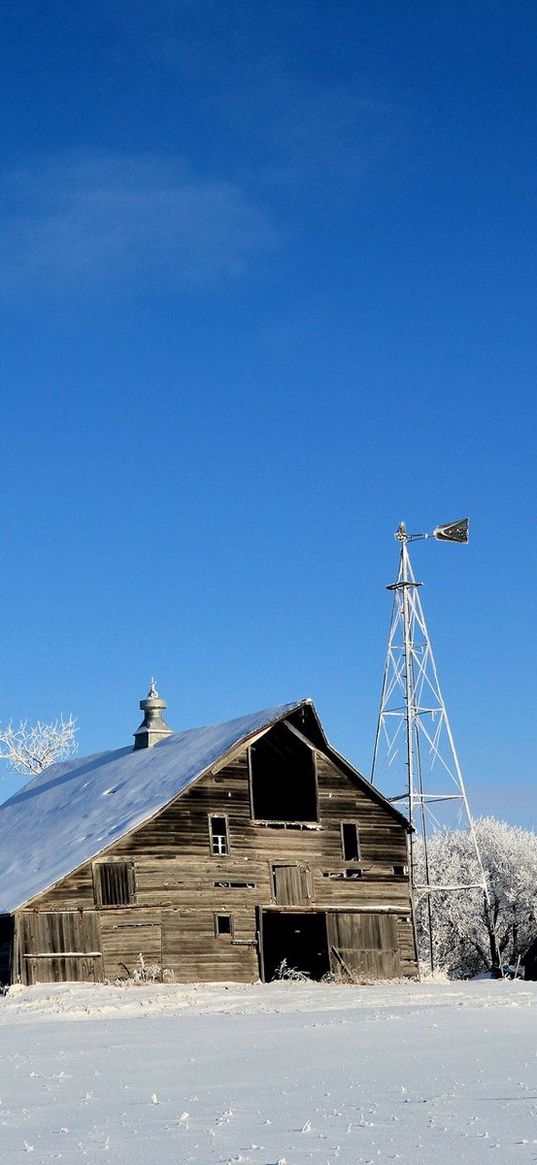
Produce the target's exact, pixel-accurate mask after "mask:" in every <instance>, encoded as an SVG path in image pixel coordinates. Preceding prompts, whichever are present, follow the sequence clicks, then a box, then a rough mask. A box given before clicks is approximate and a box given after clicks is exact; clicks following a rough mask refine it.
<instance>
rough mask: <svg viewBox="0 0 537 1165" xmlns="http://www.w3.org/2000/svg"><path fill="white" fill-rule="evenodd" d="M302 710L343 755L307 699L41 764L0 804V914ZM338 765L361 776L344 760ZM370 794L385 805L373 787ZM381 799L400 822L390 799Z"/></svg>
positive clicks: (58, 876) (125, 831) (25, 900)
mask: <svg viewBox="0 0 537 1165" xmlns="http://www.w3.org/2000/svg"><path fill="white" fill-rule="evenodd" d="M306 707H307V708H308V711H309V713H310V715H311V714H312V715H313V717H314V720H315V724H316V725H317V728H318V731H319V733H320V734H321V736H322V744H324V745H325V746H326V747H327V748H328V749H329V750H330V752H331V754H332V756H333V757H334V758H336V759H338V760H343V758H340V757H339V754H337V753H335V752H334V750H333V749H331V748H330V746H329V745H328V742H327V741H326V738H325V737H324V733H323V731H322V728H321V726H320V723H319V721H318V719H317V716H316V713H315V710H314V708H313V706H312V704H311V701H310V700H299V701H298V702H296V703H294V704H281V705H279V706H278V707H275V708H267V709H264V710H263V711H261V712H253V713H251V714H250V715H248V716H240V717H239V718H238V719H236V720H228V721H227V722H226V723H224V724H214V725H211V726H209V727H205V728H191V729H189V730H188V731H184V732H176V733H174V734H173V735H172V736H169V737H167V739H165V740H162V741H160V743H158V744H156V745H155V746H154V747H153V748H147V749H140V750H138V751H135V750H134V749H133V748H132V747H129V748H120V749H116V750H115V751H108V752H99V753H94V754H93V755H92V756H86V757H78V758H76V759H75V760H73V759H70V760H67V761H62V762H60V763H58V764H55V765H51V766H50V768H48V769H45V771H44V772H43V773H41V774H40V775H39V776H38V777H35V778H34V779H33V780H31V781H29V782H28V784H27V785H24V787H23V788H22V789H20V790H19V792H18V793H15V794H14V796H13V797H11V798H10V799H9V800H8V801H6V802H4V804H3V805H0V914H11V913H12V912H13V911H14V910H16V909H17V908H18V907H20V906H22V905H24V903H26V902H28V901H29V900H30V899H32V898H34V897H35V895H36V894H39V893H41V892H42V891H43V890H46V889H47V888H48V887H49V886H52V885H54V884H55V883H56V882H57V881H59V880H60V879H61V878H64V877H66V876H67V874H70V873H71V872H72V871H73V870H76V869H77V868H78V867H79V866H81V865H83V864H84V863H85V862H87V861H89V860H90V859H91V858H94V857H96V856H97V854H99V853H101V852H102V851H103V850H105V849H107V848H108V846H110V845H112V844H113V843H114V842H115V841H117V840H118V839H119V838H120V837H123V836H124V835H125V834H126V833H129V832H130V830H132V829H134V828H136V827H137V826H139V825H141V824H142V823H143V822H144V821H147V820H148V819H149V818H151V817H153V816H154V815H155V813H157V812H158V811H159V810H161V809H163V808H164V806H165V805H167V804H169V802H170V801H173V799H174V798H175V797H177V795H178V794H179V793H182V792H184V790H185V789H187V788H188V786H189V785H191V784H193V783H194V781H196V780H197V779H198V778H199V777H201V776H202V774H203V773H205V772H207V770H208V769H210V768H211V767H212V766H213V765H214V764H216V763H217V762H218V761H220V760H222V759H223V758H224V757H225V756H226V755H227V754H228V753H230V752H232V751H233V750H234V749H235V748H237V747H238V746H240V745H241V744H242V743H245V742H246V741H247V740H248V739H249V738H251V737H252V736H255V735H256V734H257V733H258V732H261V731H263V730H265V729H266V728H268V727H270V725H272V724H274V723H276V722H277V721H278V720H281V719H283V718H284V717H286V716H289V715H290V714H291V713H293V712H295V711H297V710H298V709H302V708H304V709H306ZM344 764H345V765H346V767H347V769H348V770H349V771H350V772H352V773H353V774H355V775H356V776H357V777H358V778H359V779H360V780H364V779H363V778H360V777H359V774H357V773H355V770H353V769H351V767H350V766H349V764H348V762H344ZM364 783H365V784H368V782H365V781H364ZM371 788H372V787H371ZM372 792H373V793H374V795H375V797H376V798H377V799H379V800H380V801H382V802H384V798H383V797H382V795H381V794H380V793H379V792H378V790H373V789H372ZM384 803H385V804H386V806H387V807H389V808H390V809H391V810H392V812H393V814H394V816H396V817H397V818H398V819H399V820H400V821H401V823H403V824H405V825H407V822H406V819H405V818H404V817H402V815H401V814H400V813H398V812H397V811H396V810H395V809H393V808H392V806H391V805H389V802H384Z"/></svg>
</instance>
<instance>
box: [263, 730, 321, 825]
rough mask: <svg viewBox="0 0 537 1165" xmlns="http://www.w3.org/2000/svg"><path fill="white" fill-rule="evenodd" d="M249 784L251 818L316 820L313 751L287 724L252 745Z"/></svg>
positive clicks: (315, 784) (315, 782) (315, 780)
mask: <svg viewBox="0 0 537 1165" xmlns="http://www.w3.org/2000/svg"><path fill="white" fill-rule="evenodd" d="M250 785H251V800H252V817H253V818H254V819H256V820H258V821H310V822H314V821H317V817H318V810H317V776H316V772H315V753H314V751H313V749H312V748H310V747H309V746H308V745H307V744H306V743H305V742H304V741H303V740H301V739H300V737H299V736H297V735H295V733H294V732H293V731H292V729H291V728H288V727H287V725H285V724H277V725H276V727H275V728H273V729H271V731H270V732H267V733H266V735H265V736H263V737H262V738H261V740H258V741H257V742H256V743H255V744H252V746H251V748H250Z"/></svg>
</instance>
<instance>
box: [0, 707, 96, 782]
mask: <svg viewBox="0 0 537 1165" xmlns="http://www.w3.org/2000/svg"><path fill="white" fill-rule="evenodd" d="M76 733H77V727H76V719H75V717H74V716H71V715H70V716H67V717H64V716H60V717H59V719H58V720H53V721H51V723H50V724H44V723H43V722H42V721H41V720H38V721H37V724H28V723H27V721H26V720H21V721H20V723H19V724H18V726H17V727H14V725H13V724H11V723H9V724H8V725H7V727H6V728H2V727H0V759H1V760H7V761H8V763H9V766H10V768H11V770H12V771H13V772H15V773H19V774H20V775H21V776H30V777H36V776H38V775H39V773H42V772H43V769H47V768H48V766H49V765H52V764H54V762H55V761H58V760H66V759H67V757H69V756H73V755H74V754H75V753H76V751H77V742H76Z"/></svg>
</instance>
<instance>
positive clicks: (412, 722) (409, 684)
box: [371, 518, 490, 970]
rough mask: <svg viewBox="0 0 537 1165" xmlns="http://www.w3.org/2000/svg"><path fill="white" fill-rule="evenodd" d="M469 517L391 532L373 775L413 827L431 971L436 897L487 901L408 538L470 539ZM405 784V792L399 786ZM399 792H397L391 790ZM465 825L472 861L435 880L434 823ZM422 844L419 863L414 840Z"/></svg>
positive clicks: (413, 870)
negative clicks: (391, 574)
mask: <svg viewBox="0 0 537 1165" xmlns="http://www.w3.org/2000/svg"><path fill="white" fill-rule="evenodd" d="M468 527H469V522H468V519H467V518H465V519H463V520H462V521H460V522H454V523H453V524H451V525H448V526H437V527H436V529H435V530H433V531H432V533H431V534H409V533H407V529H406V526H405V524H404V522H401V525H400V526H399V529H398V530H397V532H396V534H395V537H396V539H397V541H398V542H399V543H400V545H401V553H400V560H399V572H398V575H397V581H396V582H395V583H392V584H391V585H390V586H389V587H388V588H387V589H388V590H390V591H392V592H393V610H392V618H391V623H390V631H389V635H388V650H387V655H386V663H385V667H384V678H383V683H382V695H381V700H380V711H379V717H378V722H377V731H376V737H375V747H374V750H373V763H372V769H371V781H372V783H373V784H376V785H377V786H379V787H381V788H382V791H383V793H384V794H385V795H386V796H388V797H389V799H390V800H391V801H393V802H401V803H402V806H403V807H404V808H405V810H406V813H407V816H408V818H409V820H410V822H411V824H412V825H413V826H414V829H415V831H416V832H415V833H411V835H410V847H409V849H410V852H409V860H410V879H411V886H412V893H413V899H414V902H415V903H417V902H419V901H421V900H422V899H423V898H425V903H424V906H425V910H426V918H427V927H428V942H429V954H430V962H431V970H433V969H434V956H433V937H432V925H431V922H432V913H433V911H434V908H435V907H434V902H435V896H436V899H437V901H438V898H439V896H440V897H441V896H442V894H445V893H446V892H448V891H449V892H453V893H457V894H462V893H465V892H468V893H469V892H472V891H477V890H479V891H481V893H482V894H483V895H484V897H485V901H486V904H487V906H488V907H490V897H489V889H488V885H487V878H486V874H485V870H484V868H483V862H482V859H481V854H480V852H479V845H478V842H477V837H476V834H475V829H474V824H473V821H472V816H471V813H470V806H469V804H468V798H467V795H466V790H465V787H464V780H463V775H462V771H461V767H460V764H459V758H458V756H457V751H456V748H455V742H454V739H453V734H452V731H451V725H450V723H449V719H448V714H447V711H446V705H445V703H444V698H443V696H442V691H441V688H440V684H439V680H438V674H437V670H436V664H435V660H434V656H433V652H432V647H431V641H430V638H429V632H428V630H427V624H426V622H425V616H424V613H423V607H422V604H421V599H420V594H419V588H420V587H421V585H422V584H421V583H419V582H416V579H415V576H414V572H413V570H412V564H411V562H410V556H409V553H408V544H409V542H416V541H418V540H422V539H425V538H431V537H433V538H436V539H437V540H438V541H441V542H468ZM402 789H403V791H401V790H402ZM395 790H396V791H395ZM449 827H451V828H460V829H464V828H465V829H468V831H469V833H470V836H471V839H472V841H473V847H474V850H475V860H474V861H473V862H472V863H471V870H472V872H471V875H470V880H469V879H468V875H467V874H466V877H465V878H464V879H463V880H462V881H461V884H460V885H452V886H443V885H438V884H435V880H434V876H433V875H432V872H431V869H430V862H429V843H430V839H431V836H432V834H433V833H434V832H436V831H437V830H439V829H446V828H449ZM416 837H417V838H419V839H420V842H421V847H422V848H421V857H422V860H421V862H420V863H419V869H418V868H417V866H416V853H415V846H416V841H415V839H416Z"/></svg>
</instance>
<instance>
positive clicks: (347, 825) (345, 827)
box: [341, 821, 360, 862]
mask: <svg viewBox="0 0 537 1165" xmlns="http://www.w3.org/2000/svg"><path fill="white" fill-rule="evenodd" d="M341 849H342V852H343V860H344V861H345V862H358V861H359V860H360V837H359V834H358V826H357V824H356V822H355V821H342V822H341Z"/></svg>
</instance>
